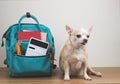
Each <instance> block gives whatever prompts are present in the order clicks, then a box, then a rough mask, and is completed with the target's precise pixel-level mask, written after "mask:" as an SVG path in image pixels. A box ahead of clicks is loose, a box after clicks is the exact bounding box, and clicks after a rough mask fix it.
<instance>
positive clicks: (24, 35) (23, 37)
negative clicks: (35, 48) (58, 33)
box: [18, 31, 47, 41]
mask: <svg viewBox="0 0 120 84" xmlns="http://www.w3.org/2000/svg"><path fill="white" fill-rule="evenodd" d="M46 35H47V34H46V33H44V32H40V31H22V32H19V33H18V40H20V41H27V40H30V38H31V37H34V38H36V39H40V40H42V41H46Z"/></svg>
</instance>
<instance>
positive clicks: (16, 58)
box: [2, 13, 55, 77]
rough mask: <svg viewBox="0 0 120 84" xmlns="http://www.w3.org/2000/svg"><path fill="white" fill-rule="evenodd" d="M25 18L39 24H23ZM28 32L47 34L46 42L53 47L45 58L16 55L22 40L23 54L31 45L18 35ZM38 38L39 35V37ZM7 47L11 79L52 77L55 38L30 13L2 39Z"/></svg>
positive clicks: (7, 62) (7, 61) (7, 60)
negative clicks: (18, 44) (24, 31)
mask: <svg viewBox="0 0 120 84" xmlns="http://www.w3.org/2000/svg"><path fill="white" fill-rule="evenodd" d="M24 18H32V19H33V20H35V22H36V23H37V24H34V23H21V22H22V20H23V19H24ZM23 30H28V31H32V32H35V31H39V32H43V33H46V35H45V36H46V37H45V38H46V42H47V43H49V45H50V46H51V47H50V48H48V49H47V53H46V55H44V56H35V55H33V56H25V55H17V54H16V49H17V48H16V43H17V42H18V41H19V40H22V41H21V42H20V43H21V46H22V52H26V50H27V47H28V45H29V41H27V40H23V38H19V37H18V33H20V32H23ZM37 36H38V35H37ZM4 38H5V39H6V42H5V47H6V59H5V62H4V63H5V64H6V65H7V66H8V68H9V71H10V76H11V77H25V76H32V77H33V76H50V75H52V67H54V66H55V65H54V55H55V46H54V38H53V35H52V34H51V31H50V29H49V28H48V27H46V26H45V25H42V24H39V22H38V20H37V18H36V17H35V16H33V15H31V14H30V13H27V14H26V15H23V16H22V17H21V18H20V19H19V22H18V24H15V25H12V26H11V27H10V28H9V29H8V30H7V31H6V32H5V33H4V35H3V37H2V46H4V40H3V39H4Z"/></svg>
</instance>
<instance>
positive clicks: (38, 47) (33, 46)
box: [25, 37, 49, 56]
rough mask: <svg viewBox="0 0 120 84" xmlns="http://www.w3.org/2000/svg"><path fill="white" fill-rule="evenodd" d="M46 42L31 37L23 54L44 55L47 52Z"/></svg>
mask: <svg viewBox="0 0 120 84" xmlns="http://www.w3.org/2000/svg"><path fill="white" fill-rule="evenodd" d="M48 45H49V44H48V43H47V42H43V41H42V40H39V39H36V38H33V37H32V38H31V39H30V41H29V44H28V47H27V50H26V54H25V56H44V55H46V53H47V49H48Z"/></svg>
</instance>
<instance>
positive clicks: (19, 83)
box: [0, 67, 120, 84]
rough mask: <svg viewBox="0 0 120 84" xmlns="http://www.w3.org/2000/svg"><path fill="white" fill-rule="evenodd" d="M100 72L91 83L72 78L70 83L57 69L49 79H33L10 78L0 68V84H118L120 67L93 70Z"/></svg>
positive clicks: (93, 77) (6, 71) (7, 72)
mask: <svg viewBox="0 0 120 84" xmlns="http://www.w3.org/2000/svg"><path fill="white" fill-rule="evenodd" d="M94 70H96V71H100V72H102V74H103V76H102V77H96V76H93V75H90V77H92V80H91V81H87V80H84V79H80V78H78V77H72V78H71V80H70V81H64V80H63V75H62V73H61V72H60V70H59V69H58V68H57V69H56V70H54V71H53V75H52V76H51V77H33V78H10V77H9V70H8V69H7V68H0V84H84V83H85V84H86V83H87V84H90V83H91V84H96V83H102V84H104V83H112V84H115V83H120V67H116V68H115V67H114V68H94Z"/></svg>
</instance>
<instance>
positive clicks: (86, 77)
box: [84, 76, 92, 80]
mask: <svg viewBox="0 0 120 84" xmlns="http://www.w3.org/2000/svg"><path fill="white" fill-rule="evenodd" d="M84 78H85V80H92V78H91V77H89V76H85V77H84Z"/></svg>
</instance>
